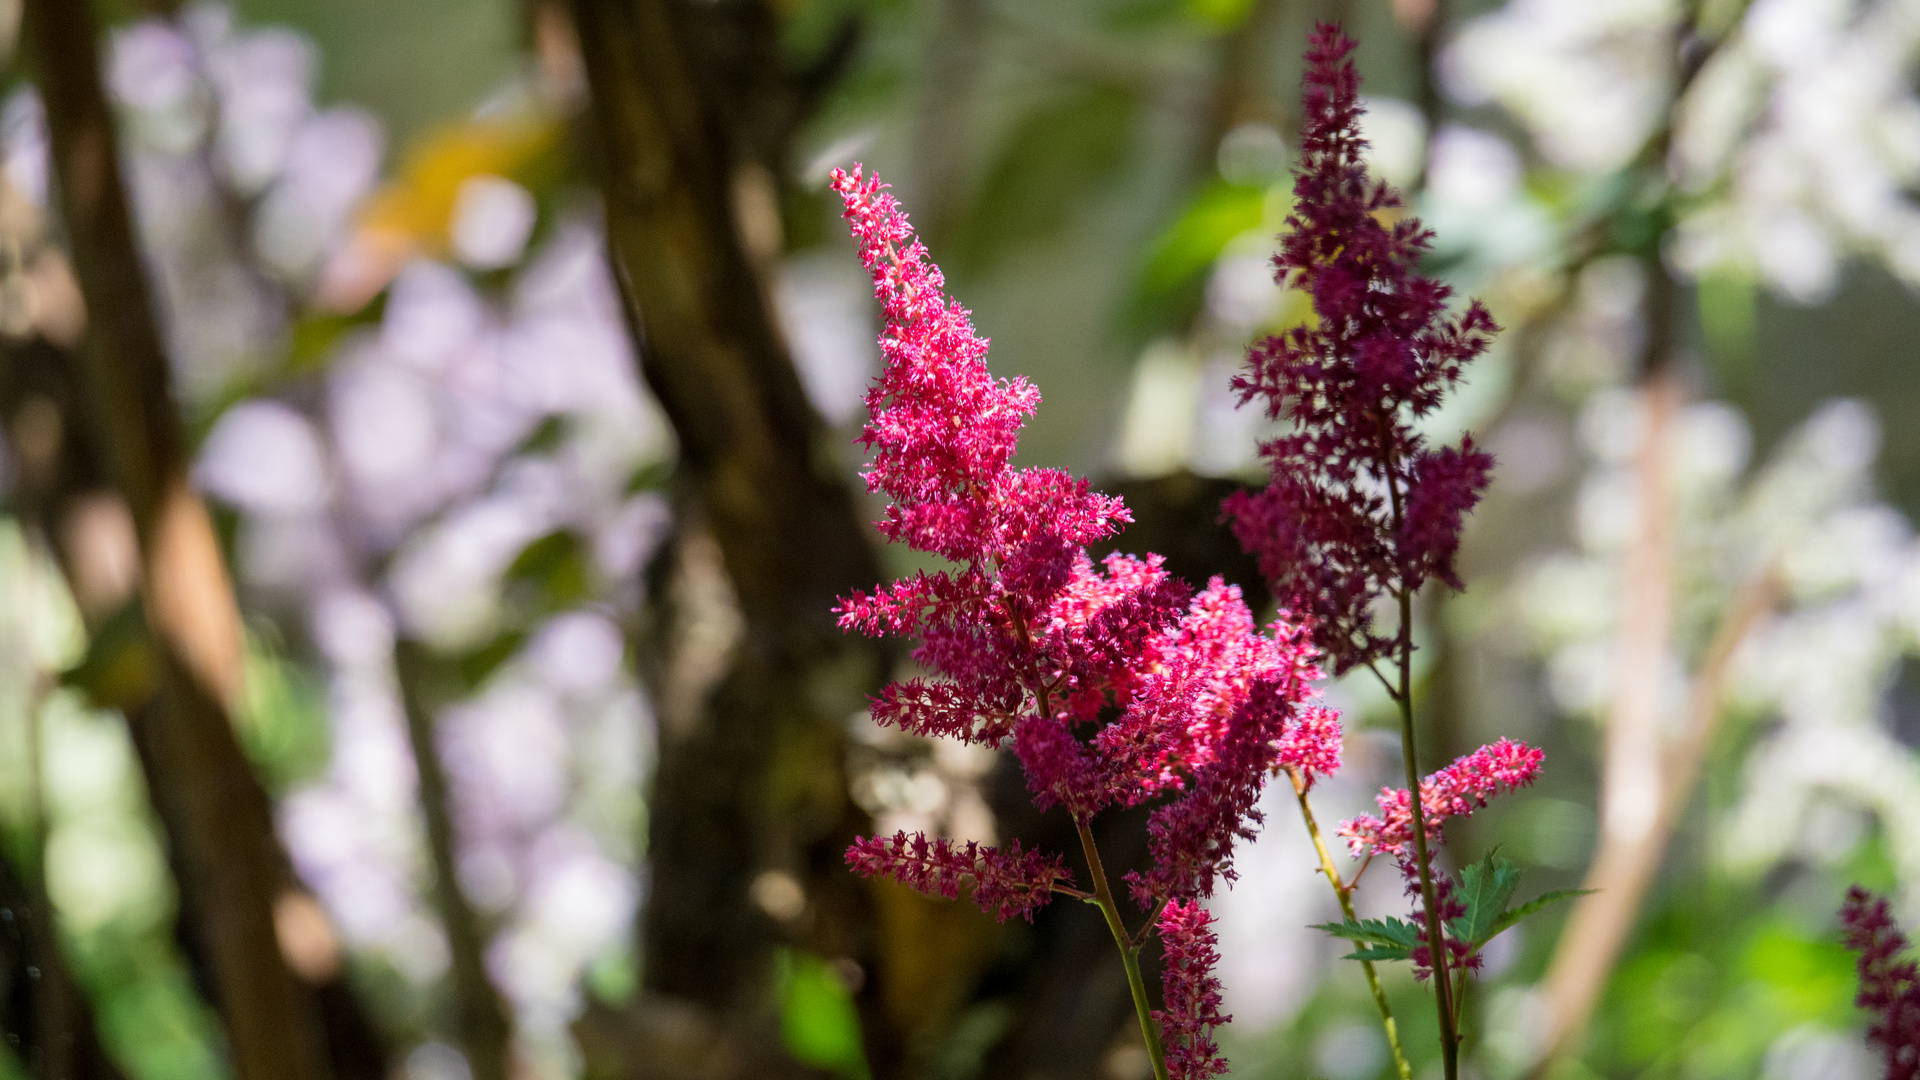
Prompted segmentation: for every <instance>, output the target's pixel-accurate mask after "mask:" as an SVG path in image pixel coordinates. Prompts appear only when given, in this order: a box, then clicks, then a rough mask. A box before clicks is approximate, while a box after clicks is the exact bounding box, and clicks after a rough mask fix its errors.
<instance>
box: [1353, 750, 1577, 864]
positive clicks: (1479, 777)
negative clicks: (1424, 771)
mask: <svg viewBox="0 0 1920 1080" xmlns="http://www.w3.org/2000/svg"><path fill="white" fill-rule="evenodd" d="M1545 758H1546V753H1545V752H1544V751H1541V750H1537V749H1535V748H1533V747H1531V746H1528V745H1527V744H1526V743H1523V742H1517V741H1515V740H1512V739H1499V740H1497V741H1495V742H1492V743H1489V744H1488V745H1486V746H1483V747H1481V748H1480V749H1478V750H1475V751H1474V752H1473V753H1471V754H1468V755H1466V756H1464V757H1460V758H1455V759H1454V762H1453V764H1451V765H1449V766H1447V767H1446V768H1444V769H1441V770H1439V771H1438V772H1435V773H1433V774H1431V775H1429V776H1428V777H1427V778H1426V779H1425V780H1422V781H1420V805H1421V808H1422V811H1423V815H1422V816H1424V817H1425V818H1426V821H1427V839H1428V840H1429V841H1432V840H1438V839H1439V838H1440V832H1441V827H1442V826H1444V825H1445V824H1446V821H1447V819H1448V818H1456V817H1465V816H1466V815H1468V814H1471V813H1473V812H1474V811H1475V810H1477V809H1479V808H1481V807H1483V806H1485V805H1487V800H1489V799H1491V798H1493V797H1494V796H1495V795H1499V794H1502V793H1504V792H1508V791H1513V790H1515V789H1517V788H1523V787H1527V786H1529V785H1531V784H1532V783H1533V778H1534V777H1535V776H1537V775H1538V774H1539V772H1540V763H1541V761H1543V760H1544V759H1545ZM1374 802H1375V804H1376V805H1378V806H1379V807H1380V814H1379V816H1375V815H1373V814H1361V815H1359V816H1358V817H1353V818H1349V819H1348V820H1346V821H1344V822H1342V823H1341V825H1340V835H1341V836H1342V837H1343V838H1345V840H1346V841H1347V846H1348V848H1350V849H1351V850H1352V851H1353V854H1354V855H1355V856H1356V857H1357V856H1362V855H1368V854H1372V853H1375V852H1384V853H1386V854H1389V855H1393V856H1396V857H1398V858H1400V859H1401V860H1402V861H1403V862H1404V861H1407V860H1409V859H1410V858H1411V854H1410V848H1411V846H1412V844H1413V800H1412V799H1411V798H1410V797H1409V796H1408V794H1407V789H1406V788H1393V787H1390V788H1382V789H1380V794H1379V795H1377V796H1375V797H1374ZM1409 865H1411V864H1410V863H1409Z"/></svg>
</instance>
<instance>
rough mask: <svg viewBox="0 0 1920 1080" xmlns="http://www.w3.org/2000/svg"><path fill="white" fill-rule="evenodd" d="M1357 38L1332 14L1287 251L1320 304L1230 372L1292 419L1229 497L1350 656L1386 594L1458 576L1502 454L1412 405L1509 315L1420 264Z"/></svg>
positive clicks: (1430, 405)
mask: <svg viewBox="0 0 1920 1080" xmlns="http://www.w3.org/2000/svg"><path fill="white" fill-rule="evenodd" d="M1353 47H1354V46H1353V42H1352V41H1351V40H1349V39H1348V38H1347V37H1346V36H1345V35H1343V34H1342V33H1341V32H1340V30H1339V28H1338V27H1336V26H1333V25H1330V24H1326V23H1322V24H1320V25H1319V26H1318V27H1316V28H1315V30H1314V32H1313V36H1312V38H1311V41H1310V47H1309V48H1308V50H1307V65H1308V67H1307V75H1306V95H1305V102H1304V105H1305V127H1304V130H1303V131H1302V134H1301V148H1302V160H1301V165H1300V169H1299V172H1298V174H1297V179H1296V180H1295V183H1294V212H1293V215H1292V216H1291V217H1289V218H1288V219H1287V231H1286V232H1285V233H1284V234H1283V235H1282V238H1281V246H1280V252H1279V254H1277V255H1276V256H1274V260H1273V262H1274V266H1275V268H1276V270H1277V274H1276V277H1277V279H1278V280H1279V281H1280V282H1281V283H1282V284H1284V285H1289V286H1291V287H1293V288H1295V289H1299V290H1300V291H1302V292H1304V293H1306V294H1307V295H1308V296H1310V297H1311V298H1312V300H1313V310H1314V313H1315V315H1316V316H1317V318H1316V319H1315V321H1314V322H1312V323H1310V324H1308V325H1305V326H1299V327H1295V328H1293V329H1291V330H1288V331H1287V332H1285V333H1284V334H1281V335H1278V336H1274V337H1269V338H1267V339H1266V340H1265V341H1263V342H1261V343H1260V344H1258V345H1256V346H1255V347H1254V348H1253V350H1252V351H1251V352H1250V353H1249V355H1248V358H1247V369H1246V371H1245V372H1244V373H1243V374H1241V375H1240V376H1238V377H1237V378H1236V379H1235V380H1234V387H1235V389H1237V390H1238V391H1239V393H1240V399H1241V401H1242V402H1243V403H1246V402H1250V401H1253V400H1256V399H1258V400H1260V401H1261V402H1263V403H1264V405H1265V408H1266V411H1267V414H1268V416H1270V417H1272V418H1274V419H1285V420H1287V421H1289V422H1290V427H1291V431H1290V433H1289V434H1287V435H1284V436H1282V437H1280V438H1277V439H1274V440H1273V441H1271V442H1268V443H1266V444H1265V445H1264V446H1262V447H1261V453H1262V455H1263V456H1264V457H1265V458H1266V459H1267V462H1268V464H1269V465H1270V466H1271V467H1272V480H1271V482H1270V483H1269V484H1268V485H1267V487H1266V488H1264V489H1262V490H1260V491H1258V492H1239V493H1236V494H1235V495H1233V496H1232V497H1230V498H1229V499H1228V500H1227V502H1226V503H1225V505H1224V510H1225V513H1226V518H1227V520H1228V521H1229V522H1231V524H1232V526H1233V529H1234V532H1235V534H1236V535H1237V536H1238V537H1239V539H1240V542H1241V544H1242V545H1243V546H1245V547H1246V548H1247V550H1248V551H1249V552H1251V553H1253V554H1254V555H1255V556H1256V557H1257V558H1258V559H1259V562H1260V570H1261V573H1263V574H1264V575H1266V577H1267V578H1268V579H1269V580H1270V581H1272V582H1273V584H1274V586H1275V589H1274V594H1275V595H1276V596H1278V597H1280V598H1281V599H1282V600H1283V601H1286V602H1288V603H1290V604H1292V605H1293V606H1294V607H1295V608H1297V609H1298V610H1300V611H1302V612H1304V613H1305V614H1307V615H1310V616H1311V617H1312V618H1313V620H1314V622H1313V625H1314V633H1315V638H1316V640H1317V641H1318V642H1319V644H1320V646H1321V648H1322V649H1323V650H1325V652H1326V654H1327V656H1328V657H1329V658H1330V659H1331V660H1332V662H1333V667H1334V670H1335V672H1336V673H1341V672H1344V671H1346V670H1347V669H1348V668H1350V667H1352V666H1354V665H1355V664H1362V663H1366V662H1368V661H1371V660H1374V659H1377V658H1378V657H1380V656H1382V655H1384V654H1385V653H1386V651H1387V650H1388V648H1389V647H1390V646H1391V644H1392V641H1391V639H1389V638H1386V637H1383V636H1381V635H1380V634H1378V633H1376V632H1375V631H1374V629H1373V621H1372V617H1371V614H1370V610H1369V609H1370V608H1371V606H1372V604H1373V602H1374V600H1375V598H1376V597H1379V596H1382V595H1392V594H1395V593H1398V592H1400V591H1402V590H1406V591H1411V590H1415V589H1418V588H1419V587H1420V585H1421V584H1422V583H1423V582H1425V581H1426V580H1427V579H1428V578H1438V579H1440V580H1441V581H1445V582H1447V583H1448V584H1450V585H1454V586H1455V587H1458V585H1459V582H1458V580H1457V579H1456V577H1455V575H1454V571H1453V557H1454V552H1455V550H1456V548H1457V547H1458V546H1459V536H1460V524H1461V517H1462V515H1464V514H1465V513H1466V512H1467V511H1468V510H1470V509H1472V507H1473V505H1474V504H1475V503H1476V502H1477V501H1478V500H1479V497H1480V491H1481V489H1482V488H1484V487H1485V486H1486V483H1487V474H1488V471H1489V470H1490V469H1491V468H1492V465H1493V459H1492V458H1490V457H1489V456H1488V455H1486V454H1484V453H1482V452H1480V451H1479V450H1476V449H1475V448H1474V445H1473V440H1472V438H1471V437H1468V438H1465V439H1463V440H1462V441H1461V444H1460V445H1459V446H1458V447H1443V448H1439V449H1434V448H1432V447H1429V446H1428V445H1427V443H1426V440H1425V439H1424V438H1423V437H1422V436H1421V435H1420V434H1419V433H1418V432H1416V431H1415V429H1414V421H1415V420H1416V419H1417V418H1418V417H1421V416H1423V415H1425V414H1427V413H1429V412H1431V411H1432V410H1433V409H1434V408H1435V407H1436V406H1437V405H1438V404H1439V402H1440V399H1441V396H1442V395H1443V393H1444V392H1445V391H1446V390H1447V389H1448V388H1450V387H1451V386H1453V384H1454V383H1456V382H1457V381H1458V380H1459V379H1460V376H1461V374H1462V372H1463V371H1464V369H1465V367H1466V365H1467V363H1468V362H1470V361H1471V360H1473V359H1474V358H1475V357H1477V356H1479V355H1480V353H1481V352H1483V351H1484V350H1485V349H1486V347H1487V343H1488V341H1489V339H1490V338H1491V336H1492V335H1493V334H1494V333H1495V332H1496V331H1497V330H1498V329H1499V328H1498V327H1497V326H1495V325H1494V322H1493V319H1492V317H1491V316H1489V315H1488V314H1487V311H1486V309H1485V308H1483V307H1481V306H1480V304H1479V302H1478V301H1475V302H1473V303H1471V304H1469V305H1468V306H1467V308H1466V310H1465V311H1464V312H1463V313H1461V314H1460V315H1459V316H1458V317H1454V316H1451V315H1449V314H1448V312H1447V300H1448V298H1449V296H1450V295H1451V290H1449V289H1448V288H1447V286H1445V285H1442V284H1440V283H1439V282H1437V281H1435V280H1433V279H1432V278H1429V277H1426V276H1424V275H1422V274H1421V273H1420V272H1419V269H1418V266H1419V262H1420V258H1421V256H1422V255H1424V254H1425V253H1426V250H1427V246H1428V244H1429V242H1430V240H1431V237H1432V234H1431V233H1429V232H1428V231H1427V230H1426V229H1424V228H1422V227H1421V225H1420V223H1419V222H1418V221H1417V220H1415V219H1413V218H1405V219H1402V220H1399V221H1397V222H1393V223H1391V224H1390V223H1389V222H1392V221H1393V218H1392V212H1393V211H1395V210H1396V209H1397V208H1398V207H1399V206H1400V205H1401V202H1400V196H1399V194H1398V193H1396V192H1395V191H1393V189H1391V188H1389V187H1388V186H1387V185H1386V184H1384V183H1380V182H1375V181H1373V180H1371V179H1370V178H1369V177H1368V176H1367V171H1366V165H1365V164H1364V162H1363V160H1362V157H1361V152H1362V150H1363V149H1364V148H1365V147H1366V141H1365V140H1364V139H1362V138H1361V137H1360V133H1359V131H1360V129H1359V119H1360V112H1361V109H1360V104H1359V76H1358V75H1357V74H1355V72H1354V69H1353V65H1352V63H1351V62H1349V61H1348V59H1347V57H1348V54H1349V53H1351V52H1352V51H1353Z"/></svg>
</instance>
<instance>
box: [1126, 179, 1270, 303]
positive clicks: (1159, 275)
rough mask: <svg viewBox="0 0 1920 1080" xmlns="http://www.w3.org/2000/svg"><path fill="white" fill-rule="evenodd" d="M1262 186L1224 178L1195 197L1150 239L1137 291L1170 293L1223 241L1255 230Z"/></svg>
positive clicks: (1208, 261) (1200, 269)
mask: <svg viewBox="0 0 1920 1080" xmlns="http://www.w3.org/2000/svg"><path fill="white" fill-rule="evenodd" d="M1266 207H1267V189H1265V188H1259V187H1243V186H1239V185H1235V184H1229V183H1226V182H1225V181H1221V182H1219V183H1216V184H1214V185H1213V186H1212V187H1209V188H1208V189H1207V190H1205V191H1203V192H1201V194H1200V195H1199V197H1198V198H1196V199H1194V201H1193V203H1192V204H1191V205H1190V206H1188V207H1187V209H1186V212H1185V213H1183V214H1181V215H1180V218H1179V220H1177V221H1175V222H1174V223H1173V224H1172V225H1170V226H1168V228H1167V231H1166V232H1164V233H1162V234H1161V235H1160V237H1159V239H1157V240H1155V241H1154V244H1153V248H1152V250H1151V251H1150V252H1149V253H1148V255H1147V262H1146V266H1145V267H1144V268H1143V269H1142V271H1141V275H1140V291H1141V292H1142V293H1143V294H1145V295H1147V296H1149V297H1153V296H1159V295H1163V294H1166V293H1170V292H1173V291H1174V290H1176V289H1178V288H1180V287H1181V286H1182V285H1183V284H1185V283H1186V282H1187V281H1189V280H1191V279H1193V278H1196V277H1198V276H1200V275H1201V274H1202V273H1204V272H1205V271H1206V270H1207V268H1208V267H1210V266H1212V265H1213V263H1214V260H1215V259H1218V258H1219V257H1220V253H1221V252H1222V251H1223V250H1225V249H1226V246H1227V244H1228V242H1229V241H1231V240H1232V239H1233V238H1234V237H1236V236H1239V235H1240V234H1241V233H1244V232H1246V231H1248V230H1250V229H1255V228H1258V227H1259V225H1260V222H1261V220H1262V219H1263V218H1264V217H1265V216H1266Z"/></svg>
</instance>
